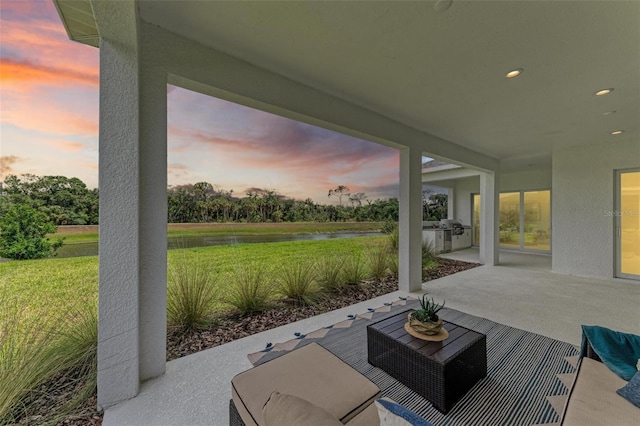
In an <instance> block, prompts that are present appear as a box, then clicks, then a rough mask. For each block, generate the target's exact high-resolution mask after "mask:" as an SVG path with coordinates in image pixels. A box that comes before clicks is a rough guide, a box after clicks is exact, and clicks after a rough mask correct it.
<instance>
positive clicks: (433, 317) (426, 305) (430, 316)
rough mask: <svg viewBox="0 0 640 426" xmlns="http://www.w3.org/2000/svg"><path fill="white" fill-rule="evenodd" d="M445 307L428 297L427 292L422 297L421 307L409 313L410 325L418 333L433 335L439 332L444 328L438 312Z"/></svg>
mask: <svg viewBox="0 0 640 426" xmlns="http://www.w3.org/2000/svg"><path fill="white" fill-rule="evenodd" d="M443 307H444V302H443V303H442V305H440V304H438V303H436V302H434V300H433V298H431V299H428V298H427V295H426V294H423V295H422V298H421V299H420V309H416V310H415V311H412V312H410V313H409V327H411V328H412V329H414V330H415V331H417V332H418V333H422V334H426V335H428V336H433V335H434V334H438V333H439V332H440V329H441V328H442V319H441V318H439V317H438V312H439V311H440V309H442V308H443Z"/></svg>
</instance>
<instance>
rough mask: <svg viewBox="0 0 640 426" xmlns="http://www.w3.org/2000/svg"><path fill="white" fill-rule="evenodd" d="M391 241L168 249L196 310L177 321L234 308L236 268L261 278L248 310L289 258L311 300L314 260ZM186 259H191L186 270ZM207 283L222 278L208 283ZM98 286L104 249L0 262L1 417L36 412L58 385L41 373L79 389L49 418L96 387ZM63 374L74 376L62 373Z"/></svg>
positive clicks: (182, 292) (195, 321) (201, 320)
mask: <svg viewBox="0 0 640 426" xmlns="http://www.w3.org/2000/svg"><path fill="white" fill-rule="evenodd" d="M384 243H385V237H362V238H345V239H334V240H321V241H295V242H282V243H259V244H239V245H231V246H213V247H200V248H191V249H181V250H171V251H169V252H168V254H167V255H168V260H169V275H171V271H173V275H174V278H175V280H174V281H181V280H182V282H183V283H184V284H185V285H183V286H182V287H180V286H178V287H175V288H176V291H175V293H176V294H177V295H178V296H184V297H182V299H180V297H178V298H177V299H175V298H174V299H175V300H177V301H178V302H179V304H180V303H182V307H180V308H179V309H178V313H180V312H187V313H189V318H186V319H185V318H184V317H181V316H179V315H178V316H177V317H174V321H173V323H174V325H177V326H182V327H184V326H186V327H190V326H194V327H196V328H197V327H198V326H201V325H204V324H205V323H206V322H207V321H209V319H210V317H209V313H210V312H211V311H213V313H214V314H215V312H216V311H221V310H226V309H229V308H231V306H232V305H230V304H229V303H226V302H225V300H227V301H228V300H230V299H232V298H233V296H234V291H235V289H238V288H239V287H241V285H240V284H242V282H243V275H242V274H239V273H238V271H239V270H245V271H248V272H247V274H248V275H247V274H245V275H246V276H244V277H245V278H246V279H244V281H245V284H247V283H248V284H247V285H245V286H244V287H246V288H248V289H249V290H250V291H252V288H254V287H255V289H256V293H257V298H256V297H253V295H251V297H249V298H247V297H245V296H243V295H241V298H243V297H244V299H245V300H244V301H245V302H246V301H247V300H248V299H251V300H249V302H251V303H253V305H251V306H249V309H248V311H251V310H256V309H257V310H261V309H263V307H264V306H265V304H266V305H268V304H270V302H271V300H273V299H276V298H278V297H280V295H279V294H278V291H277V289H276V288H273V286H272V285H270V282H272V281H273V280H275V278H276V277H277V275H278V273H279V272H280V273H282V271H284V270H287V268H286V267H285V265H304V268H303V267H302V266H301V267H300V268H299V270H296V269H292V270H290V274H289V276H290V279H289V281H290V284H293V287H300V288H302V290H304V291H301V292H297V293H296V294H295V295H294V296H295V298H296V299H297V300H301V301H307V302H308V300H307V299H309V300H312V293H313V292H309V291H307V290H308V286H307V284H310V283H311V281H308V280H307V278H310V277H312V276H313V277H315V274H314V273H313V269H312V267H311V265H313V262H315V261H316V260H317V259H322V258H329V257H334V258H335V257H336V256H341V257H343V258H351V257H353V256H356V257H357V258H358V260H359V261H358V266H359V268H358V269H360V268H363V266H364V264H363V262H362V260H363V259H362V253H363V252H364V251H365V250H367V249H368V248H369V247H379V246H382V245H383V244H384ZM181 265H182V266H183V267H184V266H185V265H188V267H187V269H188V270H187V269H185V268H181ZM256 273H258V275H259V276H258V277H257V278H256V277H255V276H254V275H255V274H256ZM204 276H211V277H215V279H211V280H209V279H203V278H202V277H204ZM256 282H259V283H258V285H257V286H254V285H253V284H255V283H256ZM265 283H266V284H265ZM207 286H212V287H215V288H214V289H212V291H211V292H202V290H203V287H207ZM97 293H98V258H97V256H91V257H77V258H65V259H55V258H54V259H41V260H30V261H8V262H3V263H0V306H1V307H2V309H1V310H0V382H1V383H8V384H10V386H9V385H4V386H3V387H2V388H0V424H4V423H6V422H9V423H12V422H13V419H14V418H19V417H21V416H23V415H31V414H32V413H30V410H31V408H30V405H29V401H32V400H36V399H38V398H40V397H43V395H41V394H42V392H47V391H49V390H50V389H51V388H50V387H44V388H43V387H42V385H43V383H49V386H55V387H56V389H61V390H62V389H65V390H71V394H73V395H74V396H75V397H74V398H73V399H72V400H71V401H69V403H68V404H65V405H64V406H60V407H57V408H56V409H55V410H54V411H52V412H51V413H48V415H47V418H48V420H47V421H48V422H53V423H59V420H60V419H61V418H63V416H64V415H65V413H67V412H69V411H70V410H73V409H74V407H76V406H77V404H79V403H81V402H82V401H83V400H85V399H86V398H87V397H88V396H90V395H91V394H92V393H93V392H95V387H96V384H95V383H96V371H95V368H96V361H95V356H96V347H97V304H96V302H97ZM193 294H197V295H196V297H193ZM212 295H217V298H216V300H211V299H212ZM290 297H291V295H290ZM256 300H257V302H256ZM191 302H197V303H191ZM241 302H242V300H241ZM185 303H186V304H187V308H184V306H185ZM256 303H257V305H260V306H257V305H256ZM256 306H257V307H256ZM245 308H246V307H245ZM244 310H247V309H244ZM192 313H193V315H191V314H192ZM61 377H66V378H70V379H71V380H65V381H60V380H59V378H61ZM51 383H53V385H51ZM21 413H26V414H21ZM14 416H17V417H14Z"/></svg>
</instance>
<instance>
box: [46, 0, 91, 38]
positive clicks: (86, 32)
mask: <svg viewBox="0 0 640 426" xmlns="http://www.w3.org/2000/svg"><path fill="white" fill-rule="evenodd" d="M53 4H54V5H55V6H56V9H57V10H58V15H60V19H61V20H62V24H63V25H64V29H65V30H66V31H67V36H68V37H69V39H70V40H73V41H77V42H78V43H82V44H86V45H89V46H93V47H99V46H100V34H99V33H98V25H97V23H96V18H95V16H94V14H93V8H92V7H91V1H90V0H53Z"/></svg>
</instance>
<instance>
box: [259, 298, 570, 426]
mask: <svg viewBox="0 0 640 426" xmlns="http://www.w3.org/2000/svg"><path fill="white" fill-rule="evenodd" d="M414 304H415V305H417V301H415V300H399V301H397V302H395V303H393V304H387V305H386V306H383V307H380V308H377V309H369V312H367V313H365V314H360V315H350V316H349V317H348V318H347V319H346V320H344V321H342V322H339V323H337V324H334V325H332V326H328V327H325V328H323V329H320V330H317V331H315V332H313V333H309V334H307V335H300V336H298V337H296V338H295V339H292V340H290V341H288V342H284V343H279V344H276V345H270V344H269V345H268V347H267V349H265V350H264V351H261V352H257V353H254V354H249V355H248V356H249V360H250V361H251V362H252V363H253V364H254V365H259V364H262V363H264V362H267V361H269V360H271V359H273V358H276V357H278V356H280V355H283V354H284V353H286V352H288V351H290V350H293V349H295V348H297V347H300V346H303V345H306V344H308V343H311V342H317V343H319V344H321V345H322V346H324V347H325V348H327V349H329V350H330V351H331V352H333V353H334V354H335V355H337V356H338V357H340V358H341V359H342V360H343V361H345V362H346V363H348V364H349V365H351V366H352V367H353V368H355V369H356V370H358V371H359V372H360V373H362V374H364V375H365V376H367V377H368V378H369V379H371V380H372V381H373V382H374V383H375V384H376V385H378V386H379V387H380V389H382V395H383V396H386V397H389V398H391V399H393V400H395V401H397V402H398V403H400V404H402V405H404V406H405V407H408V408H410V409H411V410H413V411H415V412H416V413H417V414H419V415H420V416H422V417H424V418H425V419H427V420H428V421H430V422H432V423H433V424H435V425H437V426H445V425H469V426H475V425H482V426H485V425H486V426H497V425H526V426H529V425H535V424H553V423H557V422H559V421H560V414H559V413H561V412H562V409H563V407H564V403H565V401H566V395H567V394H568V392H569V388H570V386H571V384H572V383H573V376H574V373H575V365H576V362H577V354H578V351H577V350H576V348H575V347H574V346H572V345H570V344H568V343H564V342H560V341H557V340H553V339H550V338H548V337H543V336H540V335H537V334H534V333H528V332H526V331H523V330H518V329H516V328H512V327H508V326H505V325H503V324H498V323H495V322H493V321H489V320H486V319H484V318H479V317H475V316H472V315H468V314H465V313H463V312H459V311H455V310H452V309H446V308H445V309H443V310H442V311H441V316H442V317H443V318H444V319H445V320H447V321H450V322H453V323H456V324H459V325H462V326H464V327H467V328H470V329H472V330H475V331H478V332H480V333H483V334H485V335H486V336H487V377H486V378H485V379H483V380H481V381H480V382H478V383H477V384H476V385H475V386H474V387H473V388H472V389H471V390H470V391H469V392H468V393H467V394H466V395H464V396H463V397H462V398H461V399H460V400H459V401H458V402H457V403H456V405H455V406H454V407H453V409H451V410H450V411H449V412H448V413H447V414H446V415H445V414H442V413H440V412H439V411H437V410H436V409H435V408H434V407H433V406H432V405H431V403H430V402H429V401H427V400H425V399H424V398H422V397H421V396H419V395H417V394H416V393H415V392H413V391H412V390H411V389H409V388H407V387H406V386H404V385H403V384H401V383H399V382H398V381H396V380H395V379H393V378H392V377H391V376H389V375H387V374H386V373H385V372H384V371H382V370H380V369H378V368H376V367H373V366H371V365H370V364H369V363H368V362H367V340H366V339H367V337H366V326H367V325H368V324H371V323H372V322H376V321H379V320H381V319H384V318H386V317H389V316H391V315H395V314H396V313H397V312H398V311H399V310H401V309H406V307H413V306H414Z"/></svg>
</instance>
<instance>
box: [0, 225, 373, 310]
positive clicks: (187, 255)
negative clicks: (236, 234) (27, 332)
mask: <svg viewBox="0 0 640 426" xmlns="http://www.w3.org/2000/svg"><path fill="white" fill-rule="evenodd" d="M385 238H386V237H384V236H381V237H359V238H344V239H330V240H321V241H293V242H283V243H256V244H237V245H227V246H211V247H200V248H191V249H182V250H170V251H168V260H169V264H170V265H171V263H172V262H174V261H176V259H178V257H180V258H184V259H181V260H185V261H187V262H189V263H191V262H197V263H200V264H201V265H202V266H203V267H204V268H205V269H206V270H208V271H210V272H211V273H213V274H216V275H217V276H218V280H217V284H218V286H219V287H220V290H221V296H222V295H224V294H225V289H227V288H228V287H229V284H230V279H231V277H232V274H233V272H234V271H235V270H236V268H238V267H239V266H240V265H251V266H252V267H257V268H262V269H264V270H266V272H271V271H275V270H276V268H278V267H279V266H280V265H282V264H284V263H287V262H299V261H314V260H315V259H317V258H319V257H322V256H326V255H330V254H336V253H358V252H363V251H364V250H365V249H366V247H369V246H373V245H378V244H382V243H383V242H384V241H385ZM97 289H98V258H97V256H87V257H75V258H65V259H56V258H52V259H41V260H29V261H9V262H3V263H0V298H2V299H4V300H5V301H6V302H8V303H10V304H12V305H13V306H14V307H17V308H19V309H27V310H29V311H34V312H36V311H37V312H42V311H43V310H44V311H49V312H55V311H61V310H65V309H68V308H69V307H71V306H73V305H75V304H81V305H82V304H86V303H88V302H90V301H94V300H95V299H96V297H97ZM219 307H220V309H223V308H226V307H227V306H226V305H223V304H220V305H219Z"/></svg>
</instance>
